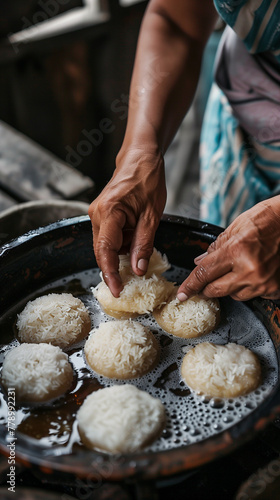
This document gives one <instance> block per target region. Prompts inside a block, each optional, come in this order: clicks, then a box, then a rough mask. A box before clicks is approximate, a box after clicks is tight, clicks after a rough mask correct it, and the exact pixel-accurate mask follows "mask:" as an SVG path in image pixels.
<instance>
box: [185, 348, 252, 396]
mask: <svg viewBox="0 0 280 500" xmlns="http://www.w3.org/2000/svg"><path fill="white" fill-rule="evenodd" d="M181 374H182V377H183V379H184V381H185V382H186V383H187V385H188V386H189V387H190V388H191V389H193V390H194V391H195V392H197V393H199V394H205V395H206V396H210V397H225V398H232V397H236V396H241V395H243V394H248V393H249V392H251V391H253V390H254V389H256V388H257V387H258V386H259V384H260V382H261V365H260V362H259V359H258V357H257V356H256V354H254V353H253V352H252V351H250V349H247V348H246V347H244V346H242V345H239V344H234V343H229V344H226V345H215V344H212V343H211V342H203V343H201V344H198V345H197V346H196V347H194V348H193V349H191V350H190V351H189V352H188V353H187V354H186V355H185V356H184V359H183V363H182V366H181Z"/></svg>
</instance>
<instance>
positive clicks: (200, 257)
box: [194, 252, 208, 263]
mask: <svg viewBox="0 0 280 500" xmlns="http://www.w3.org/2000/svg"><path fill="white" fill-rule="evenodd" d="M206 255H208V252H204V253H202V254H201V255H199V256H198V257H196V258H195V259H194V262H195V263H196V262H199V261H200V260H202V259H204V257H206Z"/></svg>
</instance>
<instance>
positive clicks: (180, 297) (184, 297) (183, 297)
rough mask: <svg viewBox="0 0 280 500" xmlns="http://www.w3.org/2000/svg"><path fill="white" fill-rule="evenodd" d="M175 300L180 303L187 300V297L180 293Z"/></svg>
mask: <svg viewBox="0 0 280 500" xmlns="http://www.w3.org/2000/svg"><path fill="white" fill-rule="evenodd" d="M177 299H179V300H180V302H184V300H187V299H188V296H187V295H186V294H185V293H184V292H180V293H178V295H177Z"/></svg>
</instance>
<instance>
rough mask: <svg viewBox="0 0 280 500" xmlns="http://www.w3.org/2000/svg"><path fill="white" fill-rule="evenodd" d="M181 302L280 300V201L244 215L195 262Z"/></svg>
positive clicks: (179, 291)
mask: <svg viewBox="0 0 280 500" xmlns="http://www.w3.org/2000/svg"><path fill="white" fill-rule="evenodd" d="M195 264H196V268H195V269H194V270H193V271H192V272H191V274H190V275H189V277H188V278H187V279H186V280H185V281H184V283H182V285H181V286H180V288H179V290H178V295H177V296H178V298H179V300H185V299H186V298H188V297H191V296H193V295H196V294H198V293H200V294H201V295H203V296H205V297H223V296H225V295H230V296H231V297H232V298H233V299H235V300H248V299H251V298H253V297H257V296H263V297H265V298H271V299H279V298H280V197H279V196H276V197H275V198H271V199H270V200H267V201H264V202H261V203H258V204H257V205H256V206H255V207H253V208H251V209H250V210H248V211H247V212H244V213H243V214H241V215H240V216H239V217H237V218H236V219H235V221H234V222H233V223H232V224H230V226H229V227H228V228H227V229H226V230H225V231H224V232H223V233H221V234H220V235H219V236H218V238H217V240H216V241H215V242H214V243H212V244H211V245H210V246H209V248H208V251H207V252H206V253H205V254H203V255H201V256H199V257H197V258H196V259H195Z"/></svg>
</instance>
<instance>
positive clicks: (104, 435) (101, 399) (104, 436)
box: [77, 384, 165, 453]
mask: <svg viewBox="0 0 280 500" xmlns="http://www.w3.org/2000/svg"><path fill="white" fill-rule="evenodd" d="M77 421H78V429H79V433H80V436H81V439H82V441H83V442H84V444H85V445H86V446H87V447H88V448H90V449H98V450H102V451H107V452H110V453H130V452H134V451H137V450H139V449H141V448H143V447H144V446H146V445H148V444H150V443H151V442H152V441H153V440H155V439H156V438H157V437H158V436H159V434H160V432H161V430H162V429H163V426H164V423H165V410H164V406H163V404H162V402H161V401H160V400H159V399H157V398H154V397H152V396H150V394H148V393H147V392H145V391H141V390H140V389H137V388H136V387H135V386H133V385H130V384H126V385H115V386H112V387H106V388H105V389H99V390H98V391H96V392H93V393H92V394H90V395H89V396H88V397H87V398H86V399H85V401H84V403H83V404H82V406H81V408H80V409H79V411H78V413H77Z"/></svg>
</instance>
